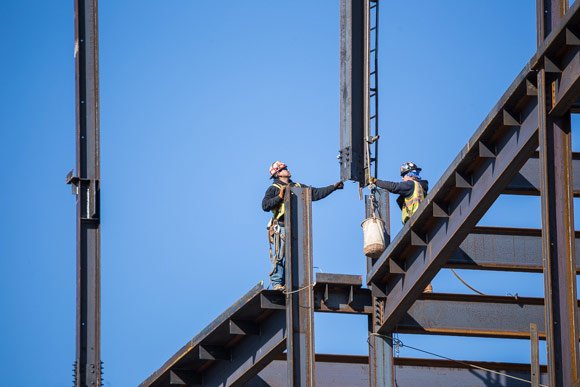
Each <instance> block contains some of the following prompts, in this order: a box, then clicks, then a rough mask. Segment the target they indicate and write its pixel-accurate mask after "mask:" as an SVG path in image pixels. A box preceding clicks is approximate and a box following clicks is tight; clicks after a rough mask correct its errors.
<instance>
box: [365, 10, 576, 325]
mask: <svg viewBox="0 0 580 387" xmlns="http://www.w3.org/2000/svg"><path fill="white" fill-rule="evenodd" d="M578 9H579V5H578V3H574V5H573V6H572V7H571V8H570V10H569V12H568V13H567V14H566V15H565V17H564V18H563V20H562V22H561V23H560V24H559V25H558V26H557V28H555V29H554V30H553V31H552V32H551V33H550V34H549V35H548V37H547V38H546V39H545V41H544V42H543V43H542V45H541V46H540V47H539V48H538V52H537V53H536V54H535V55H534V56H533V57H532V59H531V61H530V62H529V63H528V65H526V66H525V68H524V70H523V71H522V72H521V73H520V75H518V77H517V78H516V80H515V81H514V83H513V84H512V86H510V88H509V89H508V91H507V92H506V93H505V94H504V96H503V97H502V98H501V100H500V101H499V103H498V104H497V105H496V107H494V109H493V110H492V112H491V113H490V114H489V115H488V117H487V118H486V119H485V120H484V122H483V124H482V125H481V126H480V128H479V129H478V130H477V131H476V133H475V134H474V135H473V136H472V138H471V139H470V141H469V142H468V145H467V146H466V147H465V148H464V149H463V150H462V151H461V152H460V154H459V155H458V156H457V158H456V159H455V161H454V162H453V163H452V164H451V166H450V167H449V169H448V170H447V171H446V172H445V173H444V175H443V177H442V178H441V180H440V181H439V182H438V183H437V184H436V186H435V187H434V188H433V190H432V191H431V192H430V194H429V196H428V197H427V198H426V200H425V201H424V202H423V203H422V205H421V207H420V208H419V210H418V211H417V213H416V214H415V215H414V216H413V217H412V218H411V220H410V221H409V222H408V223H407V225H405V227H404V228H403V229H402V230H401V232H400V233H399V234H398V235H397V236H396V237H395V239H394V241H393V243H392V244H391V245H390V246H389V248H388V249H387V251H386V252H385V253H383V255H382V256H381V257H380V258H379V260H378V261H377V263H376V264H375V265H374V266H373V269H372V270H371V271H370V272H369V273H368V276H367V282H368V283H369V284H370V285H371V286H372V290H373V292H375V295H377V296H380V297H385V298H386V304H385V305H386V308H385V316H384V319H383V326H382V328H381V329H382V330H385V331H388V330H389V329H391V328H392V327H393V326H394V325H395V324H396V322H397V321H398V319H400V318H401V317H402V315H403V314H404V312H405V310H407V309H408V308H409V307H410V305H411V304H412V302H413V300H414V299H416V297H417V296H418V295H419V294H420V292H421V291H422V289H423V288H424V286H425V285H426V284H427V283H428V282H429V281H430V280H431V279H432V278H433V277H434V275H435V274H436V273H437V271H438V270H439V269H440V268H441V267H442V266H443V265H444V264H445V263H446V261H447V259H448V258H449V257H450V256H451V254H452V253H453V252H454V251H455V250H456V249H457V248H458V247H459V245H460V243H461V242H462V241H463V240H464V238H465V237H466V236H467V233H468V232H469V231H470V230H472V229H473V227H474V226H475V224H476V222H477V221H478V220H479V219H480V218H481V216H482V215H483V214H484V213H485V211H487V209H488V208H489V206H490V205H491V203H493V201H494V200H495V199H496V198H497V197H498V195H499V194H500V193H502V192H503V191H504V190H505V188H506V187H507V186H508V184H509V183H510V182H512V181H513V179H514V178H515V176H516V175H517V173H518V171H519V170H520V169H521V167H523V166H524V165H525V163H526V161H527V160H528V159H529V157H531V156H533V154H534V151H535V148H536V147H537V146H538V145H539V140H538V130H537V128H538V122H539V117H538V114H539V112H538V106H537V93H538V89H539V88H536V87H535V86H534V85H535V84H536V82H537V75H536V72H535V70H537V69H539V67H541V66H543V63H544V62H545V58H546V57H547V56H550V57H551V59H553V61H554V63H561V62H562V61H563V58H564V57H565V56H566V55H567V52H568V53H569V52H570V50H572V51H573V50H574V47H575V46H573V45H570V44H569V43H567V40H566V39H567V38H566V36H567V31H575V30H578V28H579V27H580V13H579V12H578ZM568 35H569V34H568ZM568 42H570V39H569V38H568ZM573 68H575V67H574V66H572V68H571V69H570V70H571V71H569V72H568V75H567V79H568V80H567V81H566V82H563V83H562V84H561V85H560V86H561V90H560V89H558V90H557V92H556V93H555V94H556V95H562V96H564V95H565V96H566V98H568V99H570V98H571V97H570V95H571V94H570V93H572V94H574V85H575V84H576V81H577V79H578V78H579V77H580V72H577V71H572V70H573ZM577 97H578V96H576V98H577ZM571 99H574V98H571ZM569 188H570V190H571V185H569ZM397 267H398V268H399V269H398V271H397ZM574 270H575V268H574ZM403 278H404V281H403V280H402V279H403ZM375 289H376V291H375ZM387 295H388V297H387Z"/></svg>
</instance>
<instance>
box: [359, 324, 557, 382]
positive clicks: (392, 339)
mask: <svg viewBox="0 0 580 387" xmlns="http://www.w3.org/2000/svg"><path fill="white" fill-rule="evenodd" d="M369 336H378V337H384V338H387V339H390V340H391V341H392V342H393V343H395V345H396V346H397V347H407V348H410V349H414V350H415V351H419V352H423V353H426V354H428V355H431V356H437V357H439V358H441V359H445V360H449V361H452V362H455V363H458V364H462V365H465V366H468V367H471V368H476V369H479V370H482V371H486V372H491V373H494V374H497V375H502V376H505V377H507V378H511V379H515V380H519V381H520V382H525V383H529V384H532V382H531V381H530V380H527V379H522V378H518V377H517V376H512V375H508V374H506V373H503V372H499V371H495V370H490V369H489V368H485V367H481V366H478V365H475V364H471V363H467V362H464V361H461V360H455V359H451V358H450V357H447V356H443V355H438V354H436V353H433V352H429V351H425V350H423V349H419V348H415V347H411V346H410V345H405V344H403V342H402V341H401V340H399V339H397V338H394V337H391V336H387V335H380V334H378V333H371V334H369ZM369 340H370V337H369ZM538 385H539V386H541V387H548V386H546V385H545V384H541V383H539V384H538Z"/></svg>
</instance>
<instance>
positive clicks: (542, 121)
mask: <svg viewBox="0 0 580 387" xmlns="http://www.w3.org/2000/svg"><path fill="white" fill-rule="evenodd" d="M567 9H568V1H567V0H539V1H538V2H537V30H538V46H540V45H541V44H542V43H543V41H544V40H545V39H546V38H547V37H548V35H549V34H550V32H551V31H552V30H553V29H554V28H555V26H556V25H557V24H558V23H559V22H560V19H561V18H562V17H563V16H564V14H565V13H566V10H567ZM573 30H574V29H572V28H570V29H567V31H573ZM565 44H568V42H567V41H566V42H565ZM576 45H577V44H576ZM562 69H564V70H566V71H562ZM579 73H580V65H579V64H578V50H577V47H574V49H573V50H569V51H568V53H567V54H565V55H563V56H560V57H559V58H556V57H554V56H549V55H545V56H544V57H543V63H542V65H541V66H540V68H539V71H538V114H539V119H538V124H539V144H540V191H541V194H542V257H543V262H544V294H545V314H546V317H545V321H546V334H547V358H548V375H549V385H550V386H570V385H572V384H573V383H574V382H575V381H576V380H577V379H578V377H579V376H580V359H579V351H578V332H579V330H578V302H577V296H576V294H577V293H576V259H575V248H574V243H575V235H574V200H573V194H572V189H573V183H572V180H573V177H572V175H573V171H572V141H571V132H572V130H571V122H570V112H569V111H568V109H569V107H570V106H571V105H572V103H573V102H574V101H576V100H577V99H578V95H579V94H580V87H578V84H580V77H579V76H578V74H579ZM553 109H555V110H554V111H551V110H553ZM548 113H550V114H548Z"/></svg>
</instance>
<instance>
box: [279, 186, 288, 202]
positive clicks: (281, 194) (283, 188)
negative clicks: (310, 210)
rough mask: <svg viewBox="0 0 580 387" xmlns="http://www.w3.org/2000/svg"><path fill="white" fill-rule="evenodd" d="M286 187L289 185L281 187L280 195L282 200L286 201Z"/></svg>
mask: <svg viewBox="0 0 580 387" xmlns="http://www.w3.org/2000/svg"><path fill="white" fill-rule="evenodd" d="M286 187H287V185H283V186H282V187H280V193H279V194H278V196H279V197H280V199H284V193H285V192H286Z"/></svg>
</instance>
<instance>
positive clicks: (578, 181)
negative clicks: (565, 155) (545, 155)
mask: <svg viewBox="0 0 580 387" xmlns="http://www.w3.org/2000/svg"><path fill="white" fill-rule="evenodd" d="M572 170H573V172H574V179H573V184H574V187H573V192H574V196H575V197H580V153H578V152H574V153H572ZM503 193H504V194H506V195H530V196H540V154H539V153H538V152H535V153H534V155H533V156H532V157H530V159H529V160H528V161H527V162H526V163H525V164H524V166H523V167H522V169H520V171H519V172H518V174H517V175H516V176H515V177H514V179H513V180H512V181H511V183H509V184H508V186H507V187H506V189H504V191H503Z"/></svg>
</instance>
